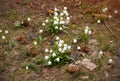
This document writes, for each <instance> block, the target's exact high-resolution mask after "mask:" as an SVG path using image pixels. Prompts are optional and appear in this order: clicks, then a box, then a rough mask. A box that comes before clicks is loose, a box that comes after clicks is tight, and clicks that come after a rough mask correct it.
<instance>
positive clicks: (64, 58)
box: [45, 37, 72, 65]
mask: <svg viewBox="0 0 120 81" xmlns="http://www.w3.org/2000/svg"><path fill="white" fill-rule="evenodd" d="M71 49H72V47H71V46H70V45H68V44H65V42H64V40H61V39H60V37H56V41H55V43H54V46H53V48H52V51H51V50H49V49H48V48H46V49H45V53H47V54H48V53H49V54H50V55H46V56H45V60H46V61H47V63H46V64H47V65H61V64H64V63H66V62H68V61H69V60H71V59H72V58H71V57H70V56H69V54H68V51H69V50H71Z"/></svg>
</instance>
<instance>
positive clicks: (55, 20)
mask: <svg viewBox="0 0 120 81" xmlns="http://www.w3.org/2000/svg"><path fill="white" fill-rule="evenodd" d="M68 23H70V16H69V13H68V11H67V7H64V10H62V11H60V10H59V9H57V8H55V9H54V15H53V17H52V18H51V19H46V20H45V22H43V23H42V26H46V25H48V26H49V28H48V29H49V31H50V32H51V33H54V34H56V33H58V32H60V31H65V28H67V27H65V25H66V24H68Z"/></svg>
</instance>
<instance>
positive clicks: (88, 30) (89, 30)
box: [84, 26, 92, 35]
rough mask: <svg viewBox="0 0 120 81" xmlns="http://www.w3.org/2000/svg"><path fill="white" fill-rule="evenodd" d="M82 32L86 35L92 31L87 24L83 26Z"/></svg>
mask: <svg viewBox="0 0 120 81" xmlns="http://www.w3.org/2000/svg"><path fill="white" fill-rule="evenodd" d="M84 34H86V35H91V34H92V31H91V29H90V28H89V27H88V26H86V27H85V30H84Z"/></svg>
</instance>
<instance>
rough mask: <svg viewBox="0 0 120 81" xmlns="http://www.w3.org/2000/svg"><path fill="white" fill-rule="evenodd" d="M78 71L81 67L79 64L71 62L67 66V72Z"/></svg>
mask: <svg viewBox="0 0 120 81" xmlns="http://www.w3.org/2000/svg"><path fill="white" fill-rule="evenodd" d="M78 71H79V67H78V66H77V65H74V64H70V65H69V66H68V67H67V72H70V73H74V72H78Z"/></svg>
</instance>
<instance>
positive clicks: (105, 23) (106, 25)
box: [104, 20, 120, 40]
mask: <svg viewBox="0 0 120 81" xmlns="http://www.w3.org/2000/svg"><path fill="white" fill-rule="evenodd" d="M104 25H105V27H106V28H107V29H108V30H109V31H110V32H111V33H112V34H113V35H114V36H115V37H116V38H117V39H119V40H120V37H119V36H117V35H116V34H115V33H114V32H113V31H112V30H111V29H110V27H109V26H108V24H107V22H106V21H105V20H104Z"/></svg>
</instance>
